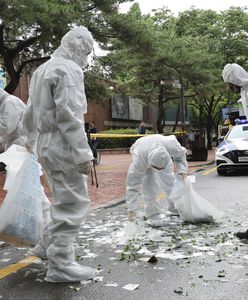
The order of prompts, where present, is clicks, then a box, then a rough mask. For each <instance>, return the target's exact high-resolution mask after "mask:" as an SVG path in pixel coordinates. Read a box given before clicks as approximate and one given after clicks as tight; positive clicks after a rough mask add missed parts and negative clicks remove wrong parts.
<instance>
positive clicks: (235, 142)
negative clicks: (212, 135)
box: [215, 124, 248, 175]
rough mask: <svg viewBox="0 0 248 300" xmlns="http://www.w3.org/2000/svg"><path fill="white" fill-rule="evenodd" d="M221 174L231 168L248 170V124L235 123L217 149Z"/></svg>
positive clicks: (224, 173)
mask: <svg viewBox="0 0 248 300" xmlns="http://www.w3.org/2000/svg"><path fill="white" fill-rule="evenodd" d="M215 161H216V164H217V172H218V174H219V175H226V174H227V171H229V170H240V169H245V168H246V169H247V170H248V124H242V125H235V126H233V127H232V128H231V129H230V130H229V132H228V133H227V134H226V136H225V137H224V139H223V141H222V142H221V143H220V144H219V145H218V147H217V148H216V151H215Z"/></svg>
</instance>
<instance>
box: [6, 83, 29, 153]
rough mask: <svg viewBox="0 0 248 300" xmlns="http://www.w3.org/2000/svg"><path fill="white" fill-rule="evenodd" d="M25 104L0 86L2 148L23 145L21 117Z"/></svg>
mask: <svg viewBox="0 0 248 300" xmlns="http://www.w3.org/2000/svg"><path fill="white" fill-rule="evenodd" d="M25 107H26V105H25V104H24V103H23V101H22V100H21V99H19V98H17V97H15V96H14V95H11V94H9V93H7V92H6V91H5V90H3V89H1V88H0V137H1V138H2V142H3V144H4V150H7V149H8V148H9V147H10V146H11V145H13V144H16V145H19V146H25V137H24V135H23V130H22V118H23V112H24V109H25Z"/></svg>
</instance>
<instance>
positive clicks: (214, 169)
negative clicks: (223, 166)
mask: <svg viewBox="0 0 248 300" xmlns="http://www.w3.org/2000/svg"><path fill="white" fill-rule="evenodd" d="M216 169H217V167H214V168H212V169H210V170H208V171H206V172H204V173H202V175H208V174H210V173H212V172H214V171H216Z"/></svg>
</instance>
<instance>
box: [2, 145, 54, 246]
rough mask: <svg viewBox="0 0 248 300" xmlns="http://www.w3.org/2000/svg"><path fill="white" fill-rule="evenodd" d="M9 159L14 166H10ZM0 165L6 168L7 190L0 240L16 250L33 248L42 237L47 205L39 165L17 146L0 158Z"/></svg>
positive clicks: (34, 158) (31, 156)
mask: <svg viewBox="0 0 248 300" xmlns="http://www.w3.org/2000/svg"><path fill="white" fill-rule="evenodd" d="M11 157H12V159H14V160H17V164H14V165H13V160H12V159H11ZM0 161H2V162H4V163H5V164H6V165H7V167H6V170H7V179H6V183H7V184H5V189H7V190H8V193H7V195H6V197H5V199H4V202H3V204H2V206H1V207H0V240H3V241H5V242H7V243H10V244H14V245H18V246H32V245H35V244H36V243H37V242H38V241H39V239H40V237H41V234H42V228H43V213H42V205H43V201H48V200H47V198H46V195H45V193H44V190H43V188H42V186H41V183H40V174H41V169H40V165H39V163H38V161H37V158H36V157H35V156H34V155H32V154H30V153H28V152H27V151H26V149H25V148H23V147H21V146H17V145H13V146H11V147H10V148H9V149H8V150H7V151H6V152H4V153H3V154H1V155H0ZM10 162H12V163H10Z"/></svg>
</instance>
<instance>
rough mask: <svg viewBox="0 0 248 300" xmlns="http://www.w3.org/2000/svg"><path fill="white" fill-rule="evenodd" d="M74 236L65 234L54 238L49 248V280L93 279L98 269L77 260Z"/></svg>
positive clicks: (75, 280)
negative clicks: (83, 264)
mask: <svg viewBox="0 0 248 300" xmlns="http://www.w3.org/2000/svg"><path fill="white" fill-rule="evenodd" d="M73 241H74V237H71V236H67V235H63V236H58V237H56V238H54V239H53V241H52V243H51V244H50V245H49V247H48V249H47V257H48V271H47V273H46V278H45V280H46V281H48V282H80V281H84V280H89V279H93V278H94V276H95V272H96V270H95V269H93V268H90V267H86V266H82V265H80V264H78V263H76V262H75V251H74V247H73Z"/></svg>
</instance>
